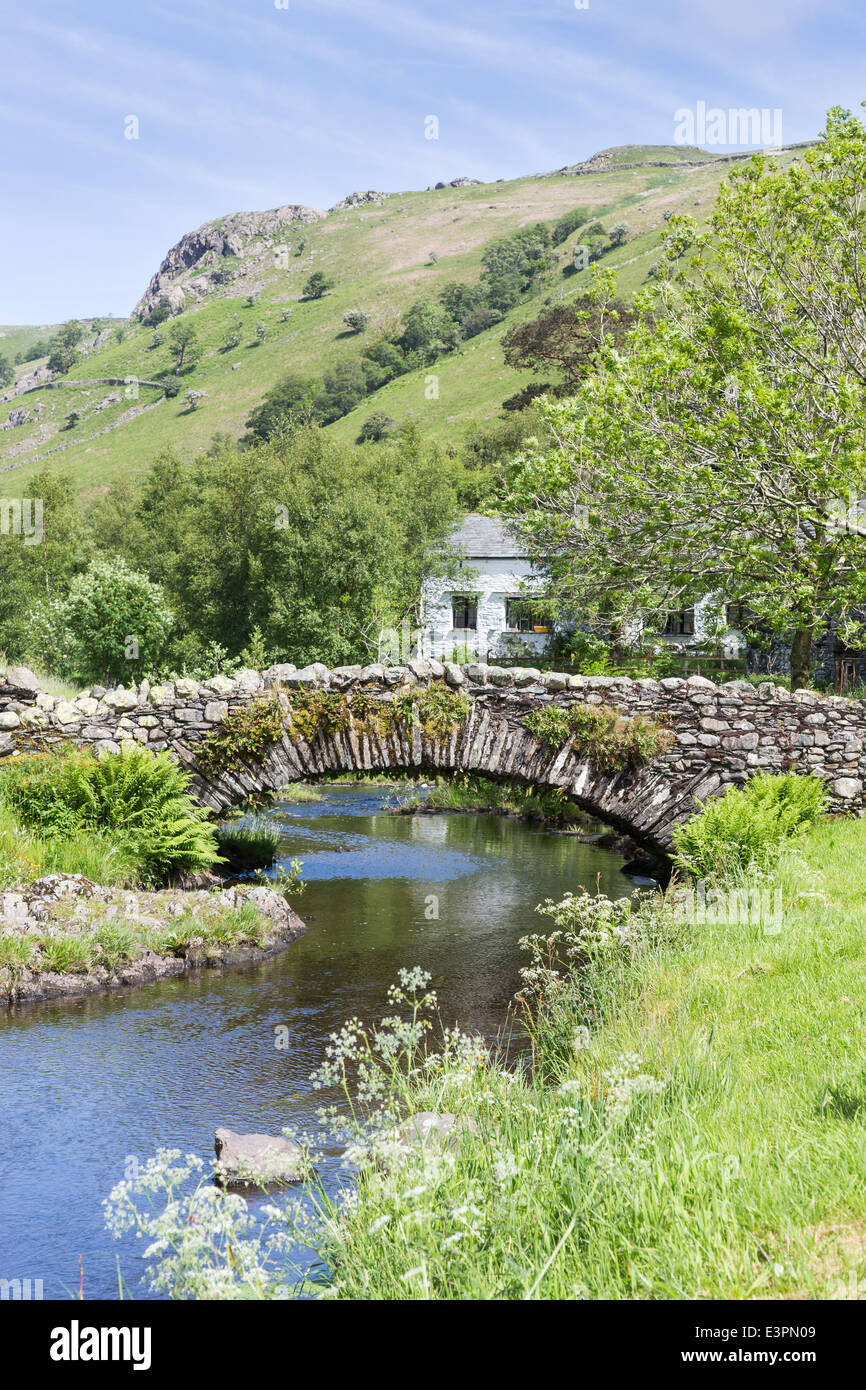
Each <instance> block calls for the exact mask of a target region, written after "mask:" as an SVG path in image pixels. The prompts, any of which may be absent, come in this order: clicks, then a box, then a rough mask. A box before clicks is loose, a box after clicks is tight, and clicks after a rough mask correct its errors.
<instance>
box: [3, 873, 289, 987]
mask: <svg viewBox="0 0 866 1390" xmlns="http://www.w3.org/2000/svg"><path fill="white" fill-rule="evenodd" d="M306 930H307V928H306V926H305V924H304V923H303V921H302V920H301V918H300V917H298V916H297V914H296V913H295V912H293V911H292V909H291V908H290V907H289V905H288V903H287V902H286V900H285V898H284V897H283V896H282V894H280V893H277V892H275V891H274V890H273V889H270V888H267V887H264V886H257V887H254V888H246V889H245V888H228V889H225V890H223V891H217V892H212V891H206V890H203V889H198V890H192V891H189V890H187V891H185V890H181V889H162V890H156V891H145V890H142V889H137V890H135V891H132V890H129V889H120V888H111V887H105V886H103V885H100V884H97V883H94V882H93V881H92V880H91V879H88V878H86V877H85V876H84V875H82V874H51V875H48V876H45V877H43V878H40V879H37V880H35V881H34V882H33V883H30V884H27V885H26V886H24V887H21V888H17V889H12V890H7V891H5V892H0V1007H3V1006H4V1005H5V1006H7V1007H8V1006H10V1005H13V1004H16V1005H17V1004H23V1003H30V1002H32V1001H35V1000H40V999H57V998H62V997H66V996H76V995H84V994H94V993H97V992H101V991H103V990H111V989H119V988H121V987H124V986H125V987H129V986H134V985H140V984H147V983H150V982H151V981H153V980H161V979H165V978H167V977H169V976H172V975H181V974H184V973H186V972H188V971H191V970H200V969H204V968H209V967H216V966H232V965H240V964H247V963H251V962H255V961H262V960H267V959H268V958H269V957H270V956H273V955H276V954H277V952H279V951H282V950H285V948H286V947H287V946H290V945H291V944H292V943H293V942H294V941H296V940H297V939H298V937H299V936H302V935H303V933H304V932H305V931H306Z"/></svg>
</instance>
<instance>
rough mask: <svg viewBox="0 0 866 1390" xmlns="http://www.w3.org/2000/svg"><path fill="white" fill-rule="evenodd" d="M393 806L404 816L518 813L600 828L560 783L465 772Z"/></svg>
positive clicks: (573, 827) (574, 827) (559, 824)
mask: <svg viewBox="0 0 866 1390" xmlns="http://www.w3.org/2000/svg"><path fill="white" fill-rule="evenodd" d="M427 785H428V784H425V787H426V786H427ZM394 809H395V811H397V812H398V813H399V814H400V815H404V816H410V815H424V814H428V813H430V812H433V811H464V812H467V813H475V814H492V815H500V816H515V817H517V818H518V819H519V820H526V821H530V822H532V823H534V824H537V825H548V826H552V827H555V828H556V829H567V830H569V831H571V832H573V833H579V832H581V831H583V832H585V833H589V832H591V831H592V830H594V829H596V828H597V823H596V822H595V821H593V820H592V818H591V817H590V816H588V815H587V814H586V812H585V811H582V810H581V809H580V807H579V806H578V805H577V803H576V802H575V801H572V800H571V799H570V798H569V797H568V796H567V795H566V794H565V792H564V791H563V790H562V789H561V788H560V787H529V786H523V785H521V784H519V783H517V782H504V781H503V782H498V781H494V780H493V778H490V777H478V776H473V775H472V774H470V773H465V772H464V773H458V774H456V775H455V776H454V777H438V778H436V780H435V781H433V782H432V783H431V784H429V790H426V791H425V795H424V796H423V797H420V796H415V795H412V794H411V793H407V796H406V799H405V800H404V801H403V802H402V803H400V804H399V805H398V806H396V807H395V808H394Z"/></svg>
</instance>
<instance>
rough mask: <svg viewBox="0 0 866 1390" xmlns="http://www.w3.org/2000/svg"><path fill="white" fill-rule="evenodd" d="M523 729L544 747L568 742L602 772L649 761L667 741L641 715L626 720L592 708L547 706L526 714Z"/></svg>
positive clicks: (662, 731) (663, 733)
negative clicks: (571, 742)
mask: <svg viewBox="0 0 866 1390" xmlns="http://www.w3.org/2000/svg"><path fill="white" fill-rule="evenodd" d="M523 727H524V728H525V729H528V730H529V732H530V733H531V734H533V735H534V736H535V738H537V739H539V740H540V741H541V742H542V743H544V744H546V745H547V747H548V748H561V747H562V746H563V744H564V743H565V742H566V740H567V739H572V740H573V748H574V752H575V753H576V754H578V756H580V757H582V758H585V759H586V761H587V762H589V763H592V765H593V766H594V767H597V768H598V769H599V770H600V771H603V772H624V771H626V769H627V768H630V767H639V766H640V765H641V764H642V763H647V762H650V761H651V759H652V758H654V757H655V756H656V754H657V753H660V752H661V751H662V750H663V749H664V748H666V747H667V746H668V744H669V741H670V735H669V734H668V733H667V731H666V730H665V729H663V728H662V727H661V726H660V725H658V724H654V723H653V722H652V721H651V720H649V719H644V718H643V717H642V716H641V715H634V716H633V717H632V718H626V717H625V716H623V715H621V714H618V713H617V711H616V710H611V709H598V708H596V707H595V706H594V705H582V704H574V705H569V706H567V707H565V706H562V705H548V706H547V707H546V708H545V709H538V710H533V711H532V713H531V714H528V715H527V716H526V718H525V719H524V721H523Z"/></svg>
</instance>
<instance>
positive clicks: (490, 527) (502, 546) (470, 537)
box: [451, 512, 525, 560]
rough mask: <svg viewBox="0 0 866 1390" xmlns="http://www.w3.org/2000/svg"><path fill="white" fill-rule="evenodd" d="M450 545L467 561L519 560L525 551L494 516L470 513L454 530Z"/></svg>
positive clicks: (522, 557)
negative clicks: (459, 551) (460, 552)
mask: <svg viewBox="0 0 866 1390" xmlns="http://www.w3.org/2000/svg"><path fill="white" fill-rule="evenodd" d="M451 539H452V543H453V544H454V545H455V546H456V547H457V549H458V550H462V551H463V553H464V555H465V556H466V558H467V559H468V560H520V559H524V558H525V550H524V549H523V547H522V546H521V543H520V541H519V540H517V539H516V538H515V537H514V536H513V535H512V534H511V533H510V531H508V530H507V529H506V527H505V525H504V523H503V522H501V521H500V520H499V519H498V517H495V516H482V515H481V514H480V512H470V513H469V515H468V516H467V517H465V518H464V520H463V522H462V523H461V525H460V526H458V527H457V528H456V530H455V531H454V533H453V535H452V537H451Z"/></svg>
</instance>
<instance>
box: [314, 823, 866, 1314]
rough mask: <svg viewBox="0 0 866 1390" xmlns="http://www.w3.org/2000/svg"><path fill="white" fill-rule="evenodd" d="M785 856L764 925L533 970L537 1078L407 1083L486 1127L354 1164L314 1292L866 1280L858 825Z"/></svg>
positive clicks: (820, 834) (859, 1291)
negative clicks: (392, 1159) (778, 893)
mask: <svg viewBox="0 0 866 1390" xmlns="http://www.w3.org/2000/svg"><path fill="white" fill-rule="evenodd" d="M798 851H799V853H800V855H801V858H800V859H799V860H796V859H789V860H788V861H787V862H786V864H785V865H784V867H783V868H782V870H781V884H782V889H783V899H784V919H783V927H782V930H781V931H779V932H778V933H777V934H775V935H772V934H771V935H765V934H764V933H763V930H762V928H761V926H760V925H743V926H728V927H719V926H708V925H700V924H698V925H694V926H689V927H686V926H683V925H679V924H677V923H673V924H672V923H671V922H670V921H668V922H667V924H666V925H665V926H663V927H660V926H659V923H658V921H657V922H656V925H655V928H654V929H653V930H652V931H649V932H648V933H647V934H646V935H644V936H641V935H640V934H639V933H637V934H636V935H635V937H634V938H633V939H632V941H631V944H630V945H629V946H628V947H624V948H620V949H619V950H616V951H613V952H610V951H608V952H605V953H602V954H596V955H591V956H590V959H589V961H588V963H586V964H585V965H584V966H583V968H582V969H581V970H578V971H572V972H570V973H569V974H568V975H567V976H565V977H561V978H560V981H559V983H558V984H557V982H556V981H553V980H551V979H550V978H549V977H547V983H546V985H545V986H544V988H545V995H544V1000H543V1002H542V1004H541V1006H540V1008H538V1009H537V1010H536V1013H535V1020H534V1023H533V1024H532V1031H533V1034H534V1037H533V1057H534V1063H535V1066H534V1071H533V1072H532V1073H531V1074H518V1075H517V1076H516V1077H509V1076H508V1075H507V1074H506V1073H505V1072H504V1071H503V1070H502V1069H501V1068H499V1067H497V1066H495V1065H493V1064H488V1065H485V1066H482V1067H480V1068H473V1067H472V1066H471V1065H469V1066H468V1067H464V1068H462V1080H461V1068H460V1067H459V1066H455V1065H454V1060H453V1059H452V1060H451V1061H450V1062H449V1063H448V1064H447V1065H446V1067H445V1070H444V1072H442V1073H441V1074H437V1073H436V1072H435V1071H430V1072H428V1073H427V1075H426V1076H425V1075H424V1074H423V1072H421V1073H415V1075H414V1076H413V1077H412V1078H410V1079H409V1081H408V1082H405V1081H404V1082H403V1083H401V1084H402V1085H403V1092H402V1095H403V1100H404V1103H405V1105H406V1106H407V1108H408V1109H409V1110H415V1111H421V1110H425V1109H430V1110H455V1111H458V1112H460V1113H463V1114H468V1115H471V1116H472V1117H473V1118H474V1120H475V1121H476V1123H477V1125H478V1133H477V1135H471V1136H468V1137H467V1138H466V1139H465V1140H464V1141H463V1143H462V1144H461V1146H460V1148H459V1151H458V1152H457V1153H456V1155H455V1160H454V1162H453V1165H452V1164H446V1163H443V1162H441V1161H439V1160H437V1158H436V1157H435V1155H431V1154H429V1153H428V1154H427V1156H426V1157H424V1156H421V1155H419V1156H417V1157H416V1158H415V1159H414V1160H412V1161H411V1162H409V1163H403V1164H399V1165H396V1166H394V1165H392V1166H391V1169H390V1170H382V1169H380V1168H374V1169H369V1170H367V1171H366V1175H365V1176H364V1177H363V1178H362V1179H361V1182H360V1185H359V1194H358V1201H357V1203H356V1204H354V1205H352V1206H350V1207H349V1208H346V1209H344V1210H342V1211H341V1212H340V1214H339V1217H338V1216H337V1215H336V1213H334V1214H333V1216H332V1219H331V1220H330V1221H329V1222H328V1225H327V1229H326V1232H325V1237H324V1244H323V1254H324V1255H325V1257H326V1259H327V1261H328V1262H329V1265H330V1270H331V1283H330V1285H329V1286H328V1288H327V1294H328V1296H331V1297H337V1298H346V1299H348V1298H363V1299H389V1300H401V1301H402V1300H405V1299H407V1298H433V1299H479V1300H483V1299H489V1298H508V1299H515V1298H517V1299H575V1298H591V1299H616V1300H621V1299H632V1298H639V1299H667V1298H670V1299H727V1298H733V1299H746V1298H771V1299H780V1298H781V1299H798V1298H806V1299H809V1298H822V1299H823V1298H839V1297H856V1296H859V1297H861V1298H862V1297H863V1292H864V1290H866V1185H864V1183H863V1171H864V1164H866V1063H864V1060H863V1038H864V1028H866V997H864V987H863V980H864V967H866V825H864V823H863V822H862V821H855V820H844V821H843V820H831V821H824V822H822V823H821V824H819V825H818V826H816V827H814V828H813V829H811V830H810V831H809V832H808V834H807V835H806V836H805V837H803V839H802V840H801V841H799V842H798ZM641 1078H643V1079H641ZM647 1078H648V1079H647ZM563 1088H564V1089H563ZM852 1290H854V1292H853V1293H852V1292H851V1291H852Z"/></svg>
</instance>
